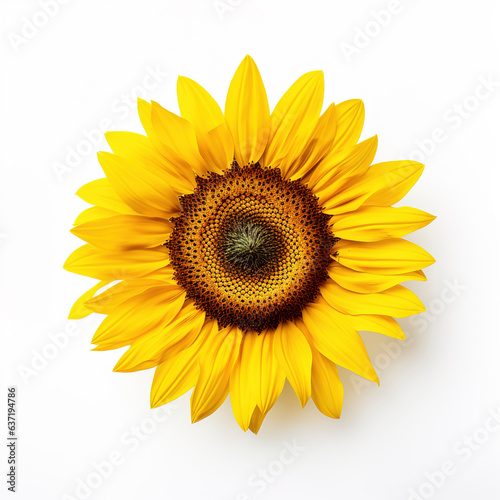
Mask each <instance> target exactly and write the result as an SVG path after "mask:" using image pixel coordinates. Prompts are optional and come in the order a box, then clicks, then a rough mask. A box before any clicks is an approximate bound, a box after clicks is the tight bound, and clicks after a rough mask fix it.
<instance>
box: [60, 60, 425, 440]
mask: <svg viewBox="0 0 500 500" xmlns="http://www.w3.org/2000/svg"><path fill="white" fill-rule="evenodd" d="M323 91H324V81H323V74H322V72H320V71H312V72H310V73H306V74H305V75H303V76H302V77H300V78H299V79H298V80H297V81H296V82H295V83H294V84H293V85H292V86H291V87H290V89H289V90H288V91H287V92H286V93H285V94H284V96H283V97H282V98H281V99H280V100H279V102H278V103H277V105H276V107H275V108H274V110H273V111H272V113H270V111H269V104H268V100H267V96H266V91H265V88H264V85H263V82H262V79H261V76H260V73H259V70H258V69H257V66H256V65H255V63H254V61H253V60H252V59H251V58H250V57H249V56H247V57H245V59H244V60H243V61H242V63H241V64H240V66H239V67H238V69H237V71H236V73H235V75H234V77H233V79H232V81H231V84H230V86H229V91H228V95H227V100H226V105H225V110H224V113H222V111H221V109H220V108H219V106H218V105H217V103H216V102H215V101H214V99H213V98H212V97H211V96H210V95H209V94H208V93H207V92H206V91H205V90H204V89H203V88H202V87H201V86H200V85H198V84H197V83H195V82H194V81H193V80H190V79H189V78H184V77H180V78H179V80H178V100H179V108H180V115H181V116H178V115H176V114H174V113H171V112H170V111H167V110H166V109H164V108H163V107H161V106H160V105H159V104H157V103H156V102H151V103H148V102H146V101H143V100H141V99H139V101H138V108H139V115H140V119H141V122H142V125H143V127H144V129H145V131H146V134H147V135H140V134H135V133H130V132H108V133H107V134H106V138H107V140H108V143H109V145H110V147H111V149H112V151H113V153H108V152H101V153H99V155H98V158H99V162H100V164H101V166H102V168H103V170H104V174H105V178H102V179H98V180H95V181H92V182H90V183H88V184H86V185H85V186H83V187H82V188H81V189H80V190H79V191H78V192H77V194H78V195H79V196H80V197H81V198H82V199H83V200H84V201H86V202H88V203H90V204H91V205H93V206H92V207H90V208H87V209H86V210H84V211H83V212H82V213H81V214H80V216H79V217H78V218H77V220H76V222H75V227H74V228H73V229H72V230H71V231H72V233H73V234H75V235H76V236H78V237H79V238H81V239H82V240H84V241H85V242H87V244H85V245H84V246H82V247H80V248H78V249H77V250H76V251H75V252H73V253H72V255H71V256H70V257H69V258H68V260H67V261H66V263H65V266H64V267H65V269H67V270H68V271H71V272H74V273H78V274H82V275H85V276H89V277H92V278H96V279H98V280H100V281H99V283H98V284H96V285H95V286H94V287H93V288H92V289H91V290H89V291H88V292H86V293H85V294H84V295H83V296H82V297H81V298H80V299H78V300H77V302H76V303H75V305H74V306H73V308H72V310H71V313H70V318H71V319H77V318H82V317H84V316H87V315H88V314H90V313H92V312H95V313H100V314H104V315H107V316H106V318H105V319H104V321H103V322H102V323H101V325H100V326H99V328H98V329H97V332H96V333H95V335H94V337H93V339H92V344H94V345H95V346H96V347H95V348H94V350H97V351H104V350H110V349H117V348H121V347H125V346H129V347H128V349H127V350H126V351H125V352H124V354H123V355H122V356H121V358H120V359H119V361H118V363H117V364H116V366H115V368H114V370H115V371H118V372H134V371H137V370H146V369H148V368H154V367H156V370H155V373H154V379H153V383H152V390H151V406H152V407H157V406H160V405H164V404H166V403H168V402H170V401H172V400H174V399H176V398H178V397H179V396H181V395H182V394H184V393H185V392H187V391H189V390H190V389H192V388H194V390H193V392H192V395H191V413H192V421H193V422H197V421H199V420H200V419H203V418H205V417H206V416H208V415H210V414H211V413H213V412H214V411H215V410H216V409H217V408H218V407H219V406H220V405H221V404H222V403H223V402H224V400H225V399H226V398H227V396H228V394H230V400H231V406H232V409H233V412H234V415H235V418H236V420H237V422H238V424H239V425H240V426H241V428H242V429H243V430H245V431H246V430H247V429H250V430H251V431H253V432H254V433H257V432H258V430H259V428H260V426H261V424H262V421H263V420H264V418H265V416H266V414H267V413H268V412H269V410H270V409H271V408H272V406H273V405H274V403H275V402H276V400H277V398H278V396H279V394H280V393H281V391H282V389H283V386H284V383H285V379H288V381H289V383H290V384H291V386H292V387H293V389H294V391H295V392H296V394H297V396H298V398H299V400H300V403H301V404H302V406H304V405H305V404H306V403H307V401H308V400H309V399H310V398H312V400H313V401H314V403H315V405H316V406H317V408H318V409H319V411H321V412H322V413H324V414H325V415H327V416H329V417H333V418H338V417H339V416H340V412H341V408H342V400H343V388H342V383H341V381H340V379H339V375H338V371H337V365H339V366H342V367H344V368H346V369H348V370H351V371H353V372H355V373H357V374H359V375H361V376H362V377H365V378H366V379H368V380H371V381H374V382H376V383H378V377H377V374H376V373H375V370H374V368H373V366H372V364H371V362H370V359H369V357H368V354H367V352H366V349H365V347H364V345H363V341H362V339H361V336H360V335H359V333H358V332H359V331H365V330H366V331H373V332H378V333H381V334H384V335H388V336H390V337H394V338H398V339H403V338H404V334H403V332H402V330H401V328H400V326H399V325H398V323H397V322H396V320H395V319H393V317H397V318H401V317H406V316H409V315H412V314H416V313H420V312H422V311H424V310H425V308H424V306H423V305H422V303H421V302H420V300H419V299H418V298H417V297H416V296H415V295H414V294H413V293H412V292H411V291H410V290H408V289H407V288H405V287H404V286H402V285H401V283H402V282H405V281H407V280H418V281H423V280H425V279H426V278H425V275H424V273H423V272H422V270H421V269H422V268H424V267H426V266H428V265H430V264H432V263H433V262H434V259H433V258H432V257H431V256H430V255H429V254H428V253H427V252H426V251H425V250H423V249H422V248H420V247H419V246H417V245H415V244H413V243H411V242H409V241H406V240H404V239H401V237H402V236H405V235H406V234H408V233H410V232H412V231H415V230H416V229H419V228H421V227H423V226H425V225H426V224H428V223H429V222H431V221H432V220H433V219H434V217H433V216H431V215H429V214H428V213H425V212H422V211H420V210H417V209H414V208H409V207H397V208H396V207H392V205H393V204H395V203H397V202H398V201H399V200H401V198H403V196H405V194H406V193H407V192H408V191H409V189H410V188H411V187H412V186H413V184H414V183H415V182H416V181H417V179H418V178H419V177H420V175H421V173H422V170H423V165H421V164H420V163H417V162H414V161H390V162H383V163H376V164H372V161H373V159H374V156H375V152H376V148H377V138H376V137H372V138H370V139H366V140H365V141H363V142H360V143H359V144H358V139H359V137H360V135H361V129H362V126H363V120H364V107H363V103H362V101H360V100H349V101H345V102H342V103H340V104H338V105H334V104H332V105H330V106H329V107H328V108H327V109H326V111H325V112H324V113H323V114H321V109H322V105H323ZM104 287H106V288H105V290H104V291H103V290H101V288H104Z"/></svg>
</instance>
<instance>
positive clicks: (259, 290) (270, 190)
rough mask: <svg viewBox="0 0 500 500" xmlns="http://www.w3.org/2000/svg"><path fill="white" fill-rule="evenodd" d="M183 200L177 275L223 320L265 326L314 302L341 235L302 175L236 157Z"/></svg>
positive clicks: (172, 243) (173, 241)
mask: <svg viewBox="0 0 500 500" xmlns="http://www.w3.org/2000/svg"><path fill="white" fill-rule="evenodd" d="M181 206H182V213H181V215H180V216H179V217H176V218H174V219H172V222H173V223H174V230H173V232H172V234H171V236H170V239H169V240H168V241H167V242H166V244H165V245H166V246H167V248H168V249H169V253H170V259H171V264H172V266H173V268H174V270H175V274H174V277H175V279H176V281H177V282H178V283H179V284H180V285H181V286H182V287H183V288H184V289H185V291H186V294H187V296H188V297H189V298H191V299H193V301H194V302H195V304H196V305H197V307H199V308H200V309H202V310H204V311H205V312H206V314H207V315H208V316H209V317H211V318H214V319H217V321H218V323H219V326H220V327H225V326H229V325H234V326H238V327H239V328H241V329H242V330H244V331H255V332H258V333H260V332H262V331H263V330H264V329H267V328H276V327H277V326H278V324H279V323H280V322H282V321H287V320H292V319H295V318H298V317H300V316H301V311H302V309H303V308H304V306H305V305H306V304H308V303H309V302H312V301H314V299H315V297H316V296H317V295H318V291H319V285H320V284H321V283H322V282H323V281H324V280H326V279H327V277H328V274H327V268H328V265H329V264H330V262H331V257H330V255H332V253H333V250H332V249H333V246H334V244H335V242H336V241H337V240H338V238H334V236H333V235H332V233H331V231H330V229H329V227H328V221H329V219H330V217H331V216H329V215H326V214H324V213H323V212H322V211H321V208H320V207H319V206H318V203H317V199H316V197H315V196H314V195H313V194H312V193H311V191H310V190H309V189H308V188H307V187H306V186H304V185H302V184H301V183H300V182H299V181H289V180H284V179H283V178H282V177H281V174H280V171H279V169H277V168H262V167H261V166H260V165H259V164H258V163H257V164H249V165H247V166H244V167H240V166H238V165H237V164H236V162H234V163H233V164H232V166H231V168H230V169H228V170H227V171H225V173H224V174H223V175H219V174H215V173H211V174H210V176H209V177H208V178H207V179H204V178H201V177H197V180H196V188H195V190H194V192H193V194H190V195H186V196H183V197H182V198H181Z"/></svg>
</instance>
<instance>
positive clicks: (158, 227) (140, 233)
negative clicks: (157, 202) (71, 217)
mask: <svg viewBox="0 0 500 500" xmlns="http://www.w3.org/2000/svg"><path fill="white" fill-rule="evenodd" d="M171 231H172V224H170V222H168V221H166V220H165V219H158V218H151V217H143V216H141V215H116V216H114V217H108V218H105V219H97V220H94V221H92V222H87V223H85V224H81V225H79V226H77V227H75V228H73V229H72V230H71V232H72V233H73V234H74V235H76V236H78V237H79V238H81V239H82V240H84V241H86V242H88V243H92V244H93V245H95V246H96V247H100V248H104V249H108V250H116V251H118V250H131V249H134V248H151V247H157V246H159V245H162V244H163V243H164V242H165V240H166V239H167V235H168V234H169V233H170V232H171Z"/></svg>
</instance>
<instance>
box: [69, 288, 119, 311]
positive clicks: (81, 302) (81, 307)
mask: <svg viewBox="0 0 500 500" xmlns="http://www.w3.org/2000/svg"><path fill="white" fill-rule="evenodd" d="M109 283H111V282H110V281H106V280H104V281H99V283H97V285H95V286H93V287H92V288H91V289H90V290H87V291H86V292H85V293H84V294H83V295H82V296H81V297H80V298H79V299H78V300H77V301H76V302H75V303H74V304H73V307H72V308H71V311H70V312H69V316H68V319H82V318H85V317H87V316H88V315H89V314H91V313H93V312H94V311H92V309H89V308H88V307H87V305H86V304H85V303H86V302H87V301H88V300H90V299H91V298H92V297H93V296H94V295H95V293H96V292H97V291H98V290H100V289H101V288H102V287H104V286H106V285H108V284H109Z"/></svg>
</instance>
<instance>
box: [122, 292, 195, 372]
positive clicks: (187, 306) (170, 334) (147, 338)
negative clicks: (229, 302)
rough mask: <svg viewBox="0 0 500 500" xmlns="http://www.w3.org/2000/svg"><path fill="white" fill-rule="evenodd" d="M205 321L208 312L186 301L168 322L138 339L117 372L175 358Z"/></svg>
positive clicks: (150, 366)
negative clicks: (199, 309)
mask: <svg viewBox="0 0 500 500" xmlns="http://www.w3.org/2000/svg"><path fill="white" fill-rule="evenodd" d="M168 319H170V318H167V320H168ZM204 323H205V313H204V312H201V311H198V310H197V309H196V308H195V307H194V306H193V305H192V304H191V303H190V302H185V303H184V305H183V306H182V309H181V310H180V312H179V313H178V314H177V316H175V317H174V318H173V319H170V321H169V322H168V324H166V325H163V324H160V325H158V326H157V327H156V328H153V329H152V330H151V331H150V332H148V333H145V334H144V335H141V336H140V337H138V338H137V339H136V340H134V341H133V342H132V344H131V345H130V347H129V348H128V350H127V351H125V353H124V354H123V356H122V357H121V358H120V359H119V361H118V363H117V364H116V366H115V367H114V369H113V371H116V372H134V371H138V370H147V369H149V368H153V367H155V366H157V365H158V364H160V363H161V362H164V361H166V360H167V359H171V358H173V357H174V356H176V355H177V354H179V353H180V352H181V351H183V350H184V349H186V348H188V347H189V346H190V345H191V344H192V343H193V342H194V341H195V340H196V338H197V337H198V335H199V333H200V331H201V329H202V327H203V324H204Z"/></svg>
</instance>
